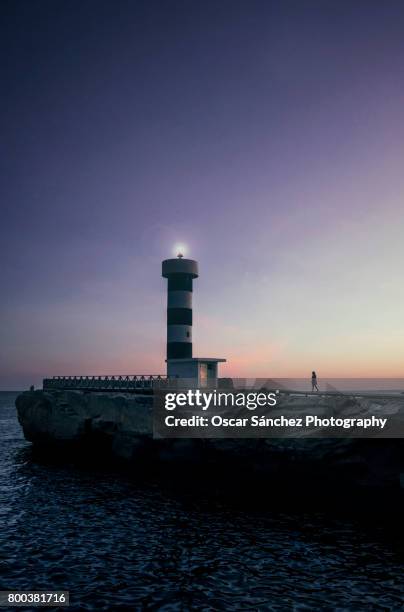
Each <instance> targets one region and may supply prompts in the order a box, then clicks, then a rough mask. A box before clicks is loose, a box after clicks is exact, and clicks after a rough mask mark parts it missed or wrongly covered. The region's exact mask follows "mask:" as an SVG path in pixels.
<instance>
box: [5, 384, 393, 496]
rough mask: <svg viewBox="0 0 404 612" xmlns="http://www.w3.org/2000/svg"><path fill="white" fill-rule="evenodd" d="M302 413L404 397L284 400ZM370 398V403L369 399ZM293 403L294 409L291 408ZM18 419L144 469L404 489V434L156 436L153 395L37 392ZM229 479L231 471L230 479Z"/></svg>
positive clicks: (39, 437)
mask: <svg viewBox="0 0 404 612" xmlns="http://www.w3.org/2000/svg"><path fill="white" fill-rule="evenodd" d="M284 401H285V402H289V403H290V406H293V410H294V412H295V414H296V415H297V414H299V412H301V411H303V410H304V409H307V406H308V403H307V402H310V407H311V412H313V413H315V414H320V415H324V416H327V415H328V416H329V415H332V414H334V413H335V412H336V411H337V410H338V414H339V415H341V410H342V411H343V413H344V415H345V416H349V414H352V413H353V411H354V413H355V414H356V415H358V414H366V413H369V411H370V410H372V412H373V413H374V412H375V411H376V412H377V411H378V410H379V412H380V411H382V412H383V414H386V413H390V414H399V413H401V412H402V413H403V414H404V399H403V398H397V399H393V400H381V399H376V400H375V399H372V398H365V399H364V400H363V402H362V404H361V405H359V406H358V405H357V403H356V404H355V405H354V404H353V403H352V402H358V400H351V399H349V398H339V399H338V398H331V399H329V398H328V399H327V398H324V397H318V398H315V399H313V398H305V397H298V398H297V397H290V398H284ZM361 401H362V400H361ZM290 406H289V407H290ZM16 407H17V412H18V419H19V422H20V424H21V426H22V428H23V431H24V435H25V438H26V439H27V440H29V441H31V442H33V443H34V444H35V445H41V446H53V447H60V446H64V447H66V446H69V445H75V446H77V445H80V446H81V447H82V448H84V449H85V448H90V447H91V448H93V447H94V446H97V445H98V446H99V447H101V449H102V450H101V451H100V452H103V453H107V452H108V454H109V455H110V456H112V457H116V458H119V459H123V460H125V461H127V462H134V463H136V464H137V465H138V466H144V465H145V462H144V459H145V457H147V464H148V465H150V464H152V463H160V464H164V465H170V464H172V463H173V462H180V463H181V465H182V467H181V469H186V468H187V467H188V468H189V466H190V465H194V464H196V463H199V464H203V465H205V466H211V467H212V466H213V470H214V471H218V470H219V469H223V473H224V474H226V475H229V474H231V475H232V476H234V475H235V474H236V475H237V478H238V475H239V474H242V473H244V474H248V478H250V477H254V478H256V479H262V478H264V479H265V482H266V484H268V483H270V482H273V483H275V482H277V483H278V484H279V483H283V484H285V483H287V485H288V486H294V485H296V486H300V485H301V484H302V483H303V484H304V486H307V485H308V484H309V483H311V484H313V483H315V486H317V487H318V483H320V485H321V487H325V486H327V485H330V484H331V485H332V486H335V485H336V484H337V483H343V484H344V486H346V485H347V484H348V485H352V486H353V487H357V486H361V487H384V488H397V489H399V487H400V475H401V481H402V479H403V477H402V474H403V473H404V446H403V441H402V440H401V439H377V440H375V439H354V438H353V439H346V438H339V439H333V438H324V439H310V438H296V437H293V438H286V439H276V438H272V439H268V438H261V439H234V438H227V439H217V438H216V439H206V440H199V439H192V440H189V439H186V440H184V439H182V440H154V439H153V437H152V431H153V398H152V396H151V395H131V394H122V393H83V392H78V391H52V392H45V391H32V392H25V393H22V394H21V395H19V396H18V397H17V400H16ZM226 477H227V476H226Z"/></svg>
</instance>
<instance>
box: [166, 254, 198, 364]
mask: <svg viewBox="0 0 404 612" xmlns="http://www.w3.org/2000/svg"><path fill="white" fill-rule="evenodd" d="M162 275H163V276H164V278H167V280H168V293H167V359H184V358H190V357H192V281H193V279H194V278H197V277H198V263H197V262H196V261H193V260H192V259H183V258H182V256H181V257H180V256H179V257H177V258H176V259H166V260H164V261H163V266H162Z"/></svg>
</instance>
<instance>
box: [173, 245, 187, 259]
mask: <svg viewBox="0 0 404 612" xmlns="http://www.w3.org/2000/svg"><path fill="white" fill-rule="evenodd" d="M174 253H175V255H176V257H184V256H185V255H186V254H187V247H186V246H185V245H183V244H176V245H175V247H174Z"/></svg>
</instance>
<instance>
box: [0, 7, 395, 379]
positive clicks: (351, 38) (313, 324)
mask: <svg viewBox="0 0 404 612" xmlns="http://www.w3.org/2000/svg"><path fill="white" fill-rule="evenodd" d="M0 24H1V25H0V47H1V74H0V76H1V83H2V86H1V97H0V121H1V125H0V129H1V138H0V205H1V209H2V212H1V222H0V287H1V293H0V295H1V299H0V389H20V388H25V387H27V386H28V385H29V384H31V383H33V384H35V385H38V384H40V382H41V379H42V378H43V377H45V376H52V375H60V374H117V373H125V374H126V373H128V374H158V373H164V372H165V362H164V359H165V339H166V336H165V334H166V330H165V324H166V312H165V308H166V284H165V283H166V282H165V280H164V279H162V278H161V260H162V259H165V258H167V257H171V256H173V255H175V248H176V245H177V244H182V245H185V247H186V255H187V256H188V257H190V258H192V259H197V260H198V261H199V265H200V278H199V279H197V280H196V281H195V284H194V328H193V343H194V356H202V357H209V356H213V357H224V358H226V359H227V363H226V364H223V366H222V367H221V373H222V375H223V376H249V377H251V376H256V377H260V376H265V377H266V376H268V377H280V376H285V377H299V376H303V377H304V376H310V373H311V370H313V369H315V370H316V371H317V374H318V375H319V377H321V376H323V377H325V376H327V377H331V376H336V377H343V376H352V377H374V376H377V377H403V376H404V316H403V303H404V283H403V263H404V240H403V235H404V231H403V230H404V36H403V29H404V4H403V3H402V2H401V1H395V0H386V1H383V2H381V1H377V2H373V1H372V0H366V1H362V0H356V1H355V2H349V1H346V2H345V1H341V0H338V1H332V0H315V1H312V0H299V1H296V2H289V1H288V0H282V1H276V2H272V1H270V0H262V1H261V0H248V1H247V0H245V1H237V0H231V1H230V0H220V1H217V0H215V1H209V0H192V1H189V0H183V1H177V0H164V1H156V0H148V1H144V2H143V1H141V0H119V2H115V1H113V0H109V1H105V0H80V1H77V2H71V1H68V0H58V1H57V2H55V1H48V0H27V1H22V0H12V1H9V0H3V2H2V4H1V8H0Z"/></svg>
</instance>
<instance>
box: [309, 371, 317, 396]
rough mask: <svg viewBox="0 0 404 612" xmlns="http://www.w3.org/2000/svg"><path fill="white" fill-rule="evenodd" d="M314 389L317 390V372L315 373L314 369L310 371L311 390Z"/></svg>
mask: <svg viewBox="0 0 404 612" xmlns="http://www.w3.org/2000/svg"><path fill="white" fill-rule="evenodd" d="M314 389H315V390H316V391H318V386H317V374H316V373H315V371H314V370H313V372H312V373H311V390H312V391H314Z"/></svg>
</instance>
